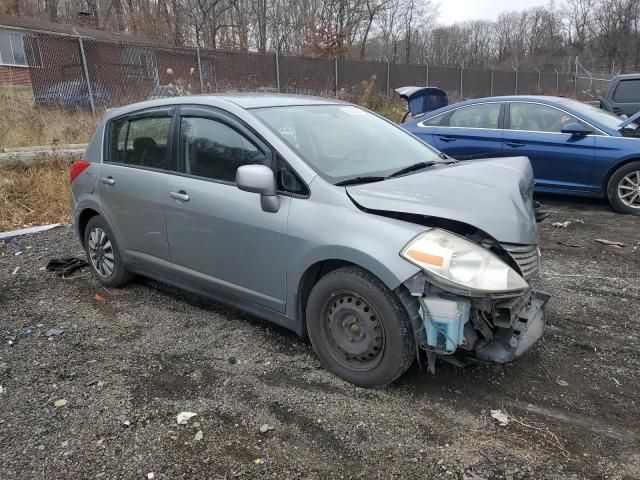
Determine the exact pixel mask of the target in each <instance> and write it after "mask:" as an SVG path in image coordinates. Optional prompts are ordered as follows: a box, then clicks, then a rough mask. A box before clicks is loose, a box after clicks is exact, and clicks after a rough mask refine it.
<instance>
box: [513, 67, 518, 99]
mask: <svg viewBox="0 0 640 480" xmlns="http://www.w3.org/2000/svg"><path fill="white" fill-rule="evenodd" d="M511 68H513V70H514V71H515V72H516V90H515V92H514V95H517V94H518V69H517V68H516V67H511Z"/></svg>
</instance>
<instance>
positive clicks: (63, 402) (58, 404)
mask: <svg viewBox="0 0 640 480" xmlns="http://www.w3.org/2000/svg"><path fill="white" fill-rule="evenodd" d="M53 405H54V406H55V407H56V408H62V407H66V406H67V405H69V401H68V400H65V399H64V398H61V399H60V400H56V401H55V402H53Z"/></svg>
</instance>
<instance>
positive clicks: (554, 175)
mask: <svg viewBox="0 0 640 480" xmlns="http://www.w3.org/2000/svg"><path fill="white" fill-rule="evenodd" d="M413 113H414V115H415V113H416V112H413ZM639 115H640V114H639ZM639 115H634V116H633V117H631V118H629V119H627V120H623V119H621V118H620V117H617V116H615V115H613V114H610V113H607V112H605V111H603V110H600V109H598V108H596V107H592V106H590V105H587V104H584V103H581V102H578V101H576V100H571V99H567V98H559V97H541V96H512V97H491V98H482V99H476V100H468V101H465V102H461V103H456V104H454V105H449V106H447V107H443V108H440V109H438V110H434V111H432V112H429V113H427V114H423V115H418V116H417V118H414V119H413V120H410V121H408V122H406V123H404V124H403V125H402V126H403V127H404V128H406V129H407V130H409V131H410V132H412V133H414V134H415V135H417V136H418V137H420V138H421V139H422V140H424V141H425V142H427V143H428V144H430V145H433V146H434V147H436V148H437V149H438V150H440V151H442V152H444V153H446V154H447V155H449V156H451V157H453V158H456V159H458V160H470V159H476V158H489V157H500V156H503V157H512V156H527V157H529V159H530V160H531V164H532V166H533V171H534V174H535V179H536V191H537V192H553V193H563V194H570V195H581V196H590V197H605V196H606V197H607V198H608V200H609V202H610V203H611V205H612V207H613V208H614V209H615V210H617V211H619V212H622V213H631V214H638V213H640V129H639V128H638V124H637V123H635V120H636V119H637V118H638V116H639Z"/></svg>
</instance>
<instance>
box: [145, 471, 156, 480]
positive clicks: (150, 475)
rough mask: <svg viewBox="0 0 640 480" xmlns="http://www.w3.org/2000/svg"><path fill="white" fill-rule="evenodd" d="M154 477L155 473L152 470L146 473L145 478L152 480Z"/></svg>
mask: <svg viewBox="0 0 640 480" xmlns="http://www.w3.org/2000/svg"><path fill="white" fill-rule="evenodd" d="M154 478H156V475H155V474H154V473H153V472H149V473H147V479H148V480H153V479H154Z"/></svg>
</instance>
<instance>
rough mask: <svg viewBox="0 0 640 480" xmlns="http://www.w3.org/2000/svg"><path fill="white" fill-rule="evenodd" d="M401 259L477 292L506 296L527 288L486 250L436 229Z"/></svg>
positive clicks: (422, 236)
mask: <svg viewBox="0 0 640 480" xmlns="http://www.w3.org/2000/svg"><path fill="white" fill-rule="evenodd" d="M400 255H401V256H402V257H403V258H404V259H406V260H408V261H410V262H411V263H414V264H415V265H417V266H419V267H421V268H423V269H424V270H426V271H427V272H429V273H431V274H433V275H435V276H436V277H439V278H441V279H442V280H444V281H445V283H453V284H455V285H457V286H461V287H465V288H468V289H472V290H476V291H479V292H509V291H513V290H523V289H526V288H528V287H529V285H528V284H527V282H526V281H525V279H524V278H522V277H521V276H520V275H519V274H518V272H516V271H515V270H514V269H513V268H511V267H510V266H509V265H507V264H506V263H505V262H504V261H502V259H500V258H499V257H497V256H496V255H495V254H493V253H492V252H490V251H489V250H487V249H486V248H483V247H481V246H480V245H478V244H476V243H473V242H471V241H469V240H467V239H466V238H463V237H460V236H458V235H455V234H453V233H449V232H447V231H444V230H440V229H437V228H434V229H431V230H427V231H426V232H424V233H421V234H420V235H418V236H417V237H416V238H414V239H413V240H411V241H410V242H409V243H408V244H407V246H406V247H404V248H403V249H402V252H400Z"/></svg>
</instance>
